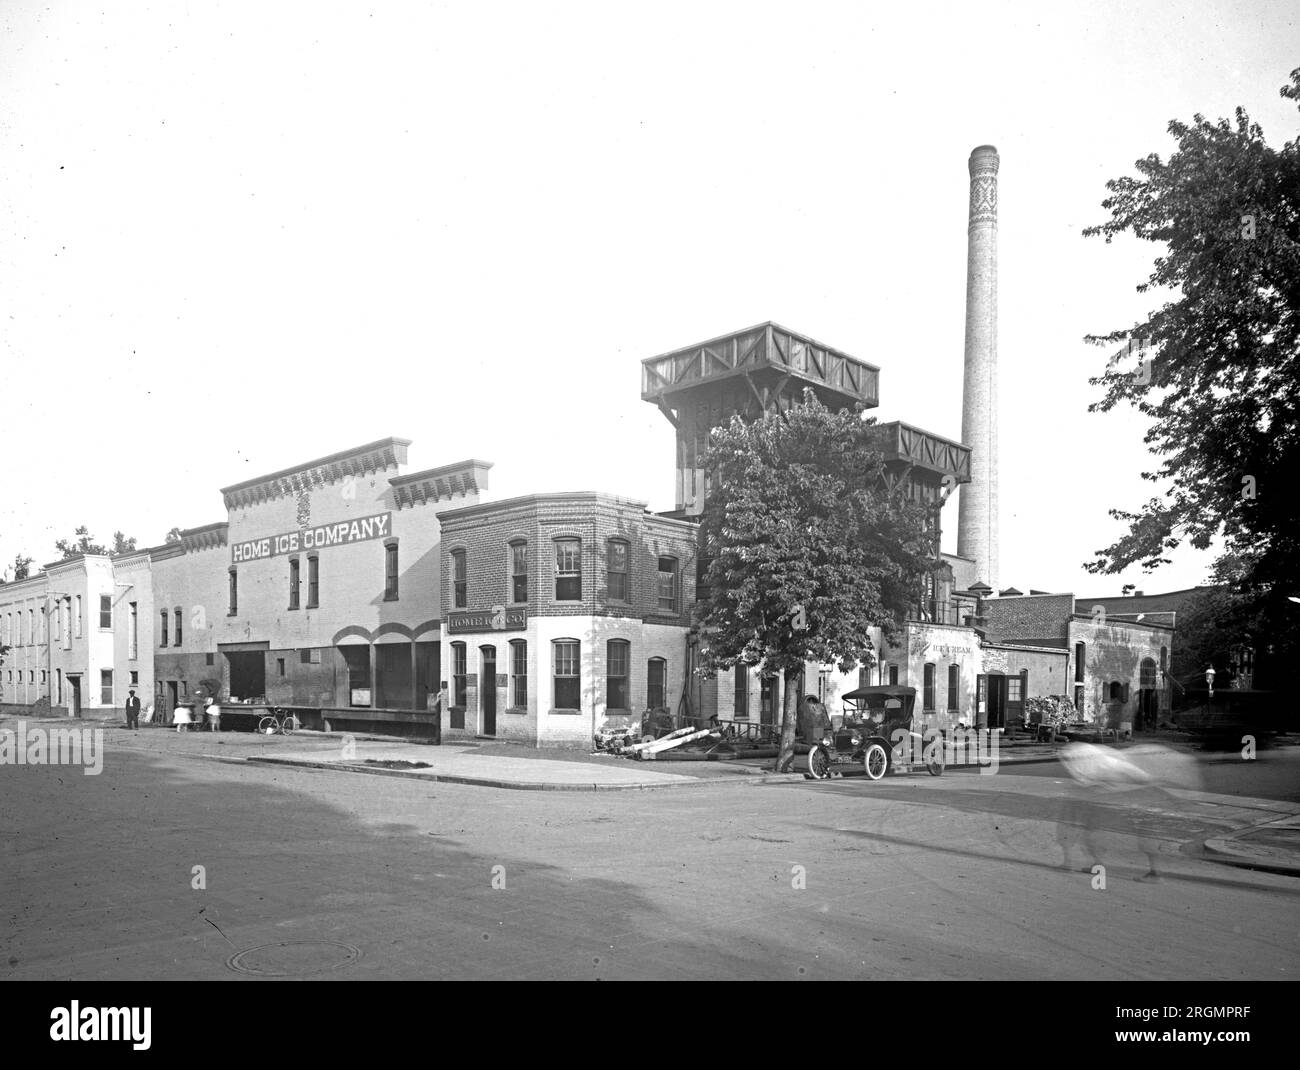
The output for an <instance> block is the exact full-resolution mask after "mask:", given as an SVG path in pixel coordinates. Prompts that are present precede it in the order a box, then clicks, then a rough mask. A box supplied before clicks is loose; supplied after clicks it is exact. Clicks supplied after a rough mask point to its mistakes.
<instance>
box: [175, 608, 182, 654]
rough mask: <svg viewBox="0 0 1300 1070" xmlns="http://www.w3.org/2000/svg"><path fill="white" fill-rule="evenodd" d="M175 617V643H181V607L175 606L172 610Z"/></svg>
mask: <svg viewBox="0 0 1300 1070" xmlns="http://www.w3.org/2000/svg"><path fill="white" fill-rule="evenodd" d="M173 612H174V615H175V618H176V645H177V646H180V645H181V607H180V606H177V607H176V609H175V610H174V611H173Z"/></svg>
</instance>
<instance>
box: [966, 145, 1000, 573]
mask: <svg viewBox="0 0 1300 1070" xmlns="http://www.w3.org/2000/svg"><path fill="white" fill-rule="evenodd" d="M999 162H1000V161H999V158H998V150H997V149H995V148H994V147H993V146H992V145H981V146H980V147H979V148H977V149H976V150H975V151H974V152H972V153H971V154H970V164H969V166H970V225H969V227H968V228H967V246H966V364H965V377H964V380H963V385H962V407H961V440H962V442H964V443H965V444H966V445H967V446H969V447H970V448H971V481H970V482H969V483H966V484H963V485H962V488H961V504H960V508H959V511H958V514H957V553H958V554H959V555H961V556H962V557H969V558H973V559H974V561H975V574H976V575H977V576H978V577H979V579H981V580H982V581H983V582H985V583H987V584H988V585H989V586H990V587H992V588H993V589H994V590H995V591H996V590H997V589H998V164H999Z"/></svg>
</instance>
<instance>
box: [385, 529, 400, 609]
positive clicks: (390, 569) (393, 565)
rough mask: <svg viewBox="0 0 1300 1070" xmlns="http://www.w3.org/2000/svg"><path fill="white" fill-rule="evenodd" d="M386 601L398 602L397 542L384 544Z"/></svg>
mask: <svg viewBox="0 0 1300 1070" xmlns="http://www.w3.org/2000/svg"><path fill="white" fill-rule="evenodd" d="M384 601H385V602H396V601H397V540H396V539H390V540H389V541H388V542H386V543H384Z"/></svg>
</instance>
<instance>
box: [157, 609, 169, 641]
mask: <svg viewBox="0 0 1300 1070" xmlns="http://www.w3.org/2000/svg"><path fill="white" fill-rule="evenodd" d="M170 616H171V614H170V613H168V612H167V610H165V609H164V610H162V611H161V612H160V613H159V614H158V623H159V628H158V637H159V643H158V645H159V646H166V645H167V621H168V618H169V617H170Z"/></svg>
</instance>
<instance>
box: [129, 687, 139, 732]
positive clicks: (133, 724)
mask: <svg viewBox="0 0 1300 1070" xmlns="http://www.w3.org/2000/svg"><path fill="white" fill-rule="evenodd" d="M126 727H127V728H130V729H138V728H139V727H140V700H139V699H138V698H136V695H135V692H134V691H128V692H127V698H126Z"/></svg>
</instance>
